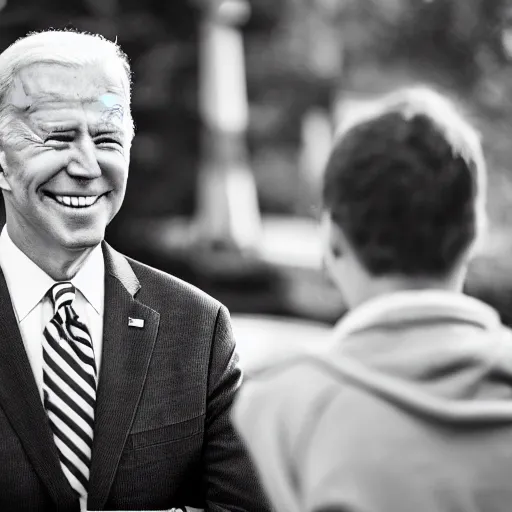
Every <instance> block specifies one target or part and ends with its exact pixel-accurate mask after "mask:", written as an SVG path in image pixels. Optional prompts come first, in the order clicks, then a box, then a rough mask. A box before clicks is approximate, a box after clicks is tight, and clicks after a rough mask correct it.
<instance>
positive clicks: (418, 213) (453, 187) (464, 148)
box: [323, 88, 485, 277]
mask: <svg viewBox="0 0 512 512" xmlns="http://www.w3.org/2000/svg"><path fill="white" fill-rule="evenodd" d="M323 196H324V204H325V208H326V210H327V212H328V213H329V214H330V215H331V217H332V219H333V221H334V222H335V223H336V224H337V225H338V226H339V227H340V228H341V230H342V231H343V233H344V235H345V237H346V238H347V240H348V241H349V243H350V244H351V246H352V248H353V249H354V252H355V254H356V255H357V256H358V258H359V260H360V262H361V263H362V264H363V266H364V267H365V268H366V270H367V271H368V272H369V273H370V274H372V275H373V276H384V275H392V274H396V275H404V276H411V277H442V276H445V275H446V274H448V273H449V272H450V271H451V270H452V269H453V267H454V266H455V265H456V264H457V263H458V262H460V261H461V258H463V257H464V256H465V255H466V254H467V253H468V251H469V249H470V248H471V246H472V244H473V242H474V241H475V238H476V236H477V234H478V233H479V231H480V229H481V226H482V225H483V224H484V219H485V213H484V202H485V199H484V198H485V164H484V158H483V154H482V148H481V144H480V141H479V137H478V134H477V133H476V131H475V130H474V129H473V128H472V126H471V125H470V124H469V123H468V122H467V121H465V120H464V118H463V117H462V115H461V114H460V113H459V112H458V111H457V109H456V108H455V106H454V105H453V104H452V103H451V102H450V101H449V100H448V99H446V98H444V97H443V96H441V95H440V94H438V93H437V92H435V91H433V90H430V89H427V88H411V89H405V90H402V91H398V92H395V93H393V94H391V95H388V96H386V97H384V98H383V99H381V100H380V101H378V102H377V103H376V106H375V109H374V110H373V111H372V112H371V113H369V114H368V113H366V114H365V115H364V117H360V118H358V119H356V120H355V121H354V122H352V123H351V124H350V125H349V126H347V127H345V128H344V129H343V130H342V131H341V132H340V133H339V135H338V137H337V140H336V143H335V146H334V148H333V151H332V153H331V155H330V158H329V161H328V164H327V167H326V172H325V181H324V190H323Z"/></svg>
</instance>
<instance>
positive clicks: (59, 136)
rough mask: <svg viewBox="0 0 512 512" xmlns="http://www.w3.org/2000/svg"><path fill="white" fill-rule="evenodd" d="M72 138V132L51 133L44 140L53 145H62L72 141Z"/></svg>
mask: <svg viewBox="0 0 512 512" xmlns="http://www.w3.org/2000/svg"><path fill="white" fill-rule="evenodd" d="M73 140H74V135H73V134H72V133H51V134H50V135H48V137H46V139H45V141H44V142H45V144H50V145H53V146H62V145H66V144H68V143H70V142H73Z"/></svg>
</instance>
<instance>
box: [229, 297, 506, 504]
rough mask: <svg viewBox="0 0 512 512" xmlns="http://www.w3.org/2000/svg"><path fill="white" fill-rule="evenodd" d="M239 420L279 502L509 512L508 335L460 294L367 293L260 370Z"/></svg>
mask: <svg viewBox="0 0 512 512" xmlns="http://www.w3.org/2000/svg"><path fill="white" fill-rule="evenodd" d="M233 420H234V423H235V425H236V427H237V429H238V430H239V432H240V434H241V435H242V438H243V439H244V441H245V443H246V444H247V446H248V448H249V451H250V453H251V455H252V457H253V459H254V461H255V463H256V466H257V468H258V470H259V472H260V475H261V478H262V481H263V484H264V486H265V488H266V490H267V492H268V494H269V497H270V499H271V501H272V502H273V504H274V506H275V509H276V510H277V512H296V511H297V512H298V511H307V512H309V511H319V510H322V509H325V510H327V509H329V507H332V509H333V510H338V511H343V512H510V511H512V336H511V334H510V332H509V331H508V330H506V329H505V328H504V327H503V326H502V325H501V323H500V321H499V318H498V315H497V314H496V313H495V311H494V310H492V309H491V308H489V307H488V306H486V305H485V304H483V303H481V302H479V301H477V300H475V299H472V298H469V297H466V296H463V295H461V294H455V293H449V292H441V291H422V292H400V293H397V294H393V295H389V296H384V297H380V298H378V299H373V300H372V301H369V302H368V303H366V304H364V305H363V306H360V307H359V308H357V309H356V310H354V312H352V313H349V314H348V315H347V317H346V318H345V319H343V320H342V321H341V323H340V324H339V326H337V328H336V329H335V331H334V337H333V342H332V344H331V345H330V346H329V347H328V349H327V350H322V352H319V353H315V354H306V355H299V356H293V357H290V358H289V360H287V361H284V362H283V361H281V362H279V363H276V362H273V363H270V364H268V365H266V367H264V368H262V369H260V370H259V371H257V372H255V374H254V375H253V376H252V377H251V378H249V379H248V380H247V381H246V383H245V384H244V385H243V387H242V390H241V391H240V393H239V396H238V399H237V401H236V403H235V406H234V408H233Z"/></svg>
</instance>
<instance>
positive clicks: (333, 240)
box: [328, 220, 345, 260]
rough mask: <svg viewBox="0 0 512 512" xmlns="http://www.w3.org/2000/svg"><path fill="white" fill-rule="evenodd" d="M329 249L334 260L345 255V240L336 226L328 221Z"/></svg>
mask: <svg viewBox="0 0 512 512" xmlns="http://www.w3.org/2000/svg"><path fill="white" fill-rule="evenodd" d="M328 243H329V249H330V251H331V253H332V255H333V257H334V259H335V260H337V259H339V258H341V257H342V256H343V255H344V253H345V245H344V244H345V238H344V236H343V233H342V232H341V229H340V228H339V227H338V225H337V224H336V223H335V222H333V221H332V220H331V221H330V226H329V240H328Z"/></svg>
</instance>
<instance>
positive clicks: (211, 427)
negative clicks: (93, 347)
mask: <svg viewBox="0 0 512 512" xmlns="http://www.w3.org/2000/svg"><path fill="white" fill-rule="evenodd" d="M103 252H104V256H105V316H104V328H103V355H102V366H101V371H100V380H99V387H98V394H97V404H96V425H95V437H94V445H93V455H92V462H91V475H90V482H89V484H90V488H89V499H88V509H89V510H115V509H118V510H144V509H146V510H147V509H168V508H171V507H173V506H174V507H175V506H178V505H180V504H183V505H191V506H196V507H199V508H201V507H204V508H206V509H207V510H212V511H222V510H230V511H260V510H261V511H263V510H266V509H267V506H266V504H265V500H264V498H263V495H262V494H261V491H260V488H259V485H258V482H257V479H256V477H255V473H254V471H253V467H252V465H251V463H250V461H249V459H248V458H247V455H246V453H245V452H244V451H243V449H242V447H241V444H240V442H239V439H238V438H237V437H236V434H234V432H233V430H232V427H231V424H230V422H229V408H230V405H231V402H232V399H233V396H234V394H235V391H236V390H237V388H238V387H239V384H240V380H241V372H240V369H239V367H238V364H237V356H236V354H235V352H234V340H233V336H232V332H231V327H230V323H229V317H228V312H227V310H226V309H225V308H224V307H223V306H222V305H221V304H220V303H218V302H217V301H215V300H214V299H212V298H211V297H209V296H207V295H206V294H204V293H202V292H200V291H199V290H197V289H195V288H194V287H192V286H190V285H188V284H186V283H184V282H182V281H180V280H179V279H176V278H174V277H172V276H169V275H167V274H164V273H162V272H159V271H157V270H155V269H152V268H150V267H147V266H145V265H142V264H141V263H137V262H135V261H133V260H130V259H128V258H125V257H124V256H122V255H120V254H119V253H117V252H115V251H114V250H113V249H112V248H110V247H109V246H108V245H107V244H106V243H104V244H103ZM0 311H1V316H0V510H1V511H8V510H9V511H10V510H16V511H36V510H38V511H39V510H41V511H42V510H44V511H53V510H58V511H66V512H67V511H70V512H71V511H73V512H75V511H78V510H79V504H78V500H77V499H76V498H75V497H74V496H73V493H72V490H71V488H70V486H69V484H68V482H67V480H66V478H65V476H64V474H63V473H62V471H61V469H60V466H59V460H58V454H57V449H56V447H55V444H54V442H53V438H52V435H51V432H50V429H49V425H48V423H47V418H46V414H45V411H44V409H43V406H42V403H41V400H40V397H39V393H38V390H37V386H36V383H35V380H34V378H33V373H32V370H31V367H30V364H29V361H28V358H27V355H26V352H25V349H24V346H23V342H22V338H21V335H20V332H19V329H18V325H17V321H16V318H15V315H14V311H13V308H12V305H11V301H10V297H9V293H8V290H7V286H6V283H5V279H4V277H3V275H2V274H1V272H0ZM128 317H133V318H139V319H143V320H144V327H143V328H137V327H129V326H128Z"/></svg>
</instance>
